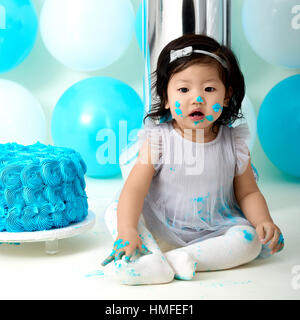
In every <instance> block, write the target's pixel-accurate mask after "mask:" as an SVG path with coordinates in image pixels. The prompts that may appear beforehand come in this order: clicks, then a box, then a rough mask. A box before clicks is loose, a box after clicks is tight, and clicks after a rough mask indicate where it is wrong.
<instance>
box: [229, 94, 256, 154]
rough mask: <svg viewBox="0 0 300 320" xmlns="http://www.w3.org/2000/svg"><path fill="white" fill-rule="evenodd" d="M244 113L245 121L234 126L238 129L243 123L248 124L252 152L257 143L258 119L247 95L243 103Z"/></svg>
mask: <svg viewBox="0 0 300 320" xmlns="http://www.w3.org/2000/svg"><path fill="white" fill-rule="evenodd" d="M242 113H243V115H244V117H245V119H242V120H241V119H238V120H236V121H235V122H234V124H233V125H232V126H233V127H236V126H237V125H239V124H241V123H245V122H246V123H247V125H248V128H249V131H250V135H251V139H250V145H249V146H248V147H249V149H250V150H252V148H253V146H254V143H255V139H256V135H257V118H256V114H255V111H254V108H253V105H252V102H251V100H250V99H249V98H248V96H246V95H245V97H244V100H243V102H242Z"/></svg>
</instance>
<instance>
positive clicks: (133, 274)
mask: <svg viewBox="0 0 300 320" xmlns="http://www.w3.org/2000/svg"><path fill="white" fill-rule="evenodd" d="M115 271H116V273H115V274H116V277H117V278H118V279H119V280H120V281H121V283H122V284H127V285H141V284H157V283H167V282H170V281H172V280H173V279H174V272H173V270H172V268H171V267H170V266H169V264H168V262H167V261H166V258H165V257H164V256H163V255H162V254H161V253H152V254H148V255H143V256H141V257H139V258H138V259H136V260H133V261H130V262H126V261H125V260H118V261H116V262H115Z"/></svg>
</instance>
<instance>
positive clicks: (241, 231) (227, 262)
mask: <svg viewBox="0 0 300 320" xmlns="http://www.w3.org/2000/svg"><path fill="white" fill-rule="evenodd" d="M260 251H261V243H260V242H259V240H258V236H257V234H256V231H255V229H254V228H253V227H251V226H242V225H241V226H234V227H231V228H230V229H228V230H227V232H226V233H225V234H224V235H222V236H218V237H213V238H210V239H207V240H204V241H201V242H198V243H194V244H192V245H189V246H186V247H182V248H178V249H175V250H171V251H168V252H165V256H166V258H167V260H168V262H169V264H170V265H171V266H172V267H173V270H174V272H175V274H177V275H182V276H184V277H191V276H192V275H191V274H187V273H186V267H185V265H184V264H182V263H181V261H180V259H179V257H180V255H181V254H182V252H185V254H188V255H189V256H190V259H191V260H192V259H193V258H194V259H195V260H196V262H197V267H196V271H208V270H209V271H212V270H223V269H229V268H233V267H236V266H239V265H242V264H245V263H248V262H250V261H252V260H253V259H255V258H256V257H257V256H258V254H259V253H260Z"/></svg>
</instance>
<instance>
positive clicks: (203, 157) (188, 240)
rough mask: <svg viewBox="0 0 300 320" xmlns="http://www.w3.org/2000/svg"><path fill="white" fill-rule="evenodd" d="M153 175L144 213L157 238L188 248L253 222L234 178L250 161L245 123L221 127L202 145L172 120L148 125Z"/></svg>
mask: <svg viewBox="0 0 300 320" xmlns="http://www.w3.org/2000/svg"><path fill="white" fill-rule="evenodd" d="M139 138H140V141H141V143H142V142H143V141H144V139H145V138H148V139H149V141H150V145H151V152H152V159H155V161H153V162H154V168H155V171H156V172H155V174H154V177H153V179H152V182H151V186H150V189H149V191H148V194H147V196H146V198H145V200H144V206H143V210H142V213H143V217H144V219H145V222H146V225H147V227H148V229H149V231H150V232H152V233H153V235H154V236H156V237H158V238H160V239H162V240H164V241H166V242H169V243H171V244H174V245H176V246H186V245H189V244H192V243H195V242H198V241H202V240H204V239H207V238H210V237H215V236H218V235H221V234H224V233H225V232H226V230H227V229H228V228H230V227H232V226H233V225H251V224H250V223H249V221H248V220H247V219H246V218H245V217H244V215H243V213H242V211H241V209H240V208H239V206H238V204H237V201H236V199H235V195H234V190H233V179H234V176H235V175H241V174H242V173H243V172H244V170H245V169H246V167H247V165H248V163H249V154H248V146H247V143H248V142H247V140H249V138H250V133H249V130H248V127H247V125H246V124H242V125H239V126H237V127H236V128H230V127H227V126H220V128H219V131H218V134H217V137H216V138H215V139H214V140H212V141H210V142H207V143H198V142H193V141H191V140H188V139H186V138H184V137H182V136H181V134H180V133H178V132H177V131H176V130H175V128H174V127H173V125H172V121H168V122H165V123H160V124H158V125H155V126H153V127H149V126H148V127H145V128H144V129H143V131H141V132H140V134H139Z"/></svg>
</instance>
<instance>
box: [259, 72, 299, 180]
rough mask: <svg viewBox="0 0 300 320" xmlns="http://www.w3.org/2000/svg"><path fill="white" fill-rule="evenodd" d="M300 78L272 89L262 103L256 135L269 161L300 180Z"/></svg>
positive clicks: (283, 81)
mask: <svg viewBox="0 0 300 320" xmlns="http://www.w3.org/2000/svg"><path fill="white" fill-rule="evenodd" d="M299 88H300V75H299V74H297V75H294V76H291V77H288V78H286V79H284V80H282V81H281V82H279V83H278V84H277V85H275V86H274V87H273V88H272V89H271V90H270V92H269V93H268V94H267V96H266V97H265V99H264V100H263V102H262V105H261V107H260V110H259V114H258V119H257V133H258V136H259V140H260V142H261V145H262V148H263V150H264V152H265V153H266V155H267V157H268V158H269V159H270V161H271V162H272V163H273V164H274V165H275V166H276V167H278V168H279V169H280V170H282V171H284V172H286V173H288V174H290V175H292V176H295V177H300V165H299V164H300V139H299V133H300V90H299Z"/></svg>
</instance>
